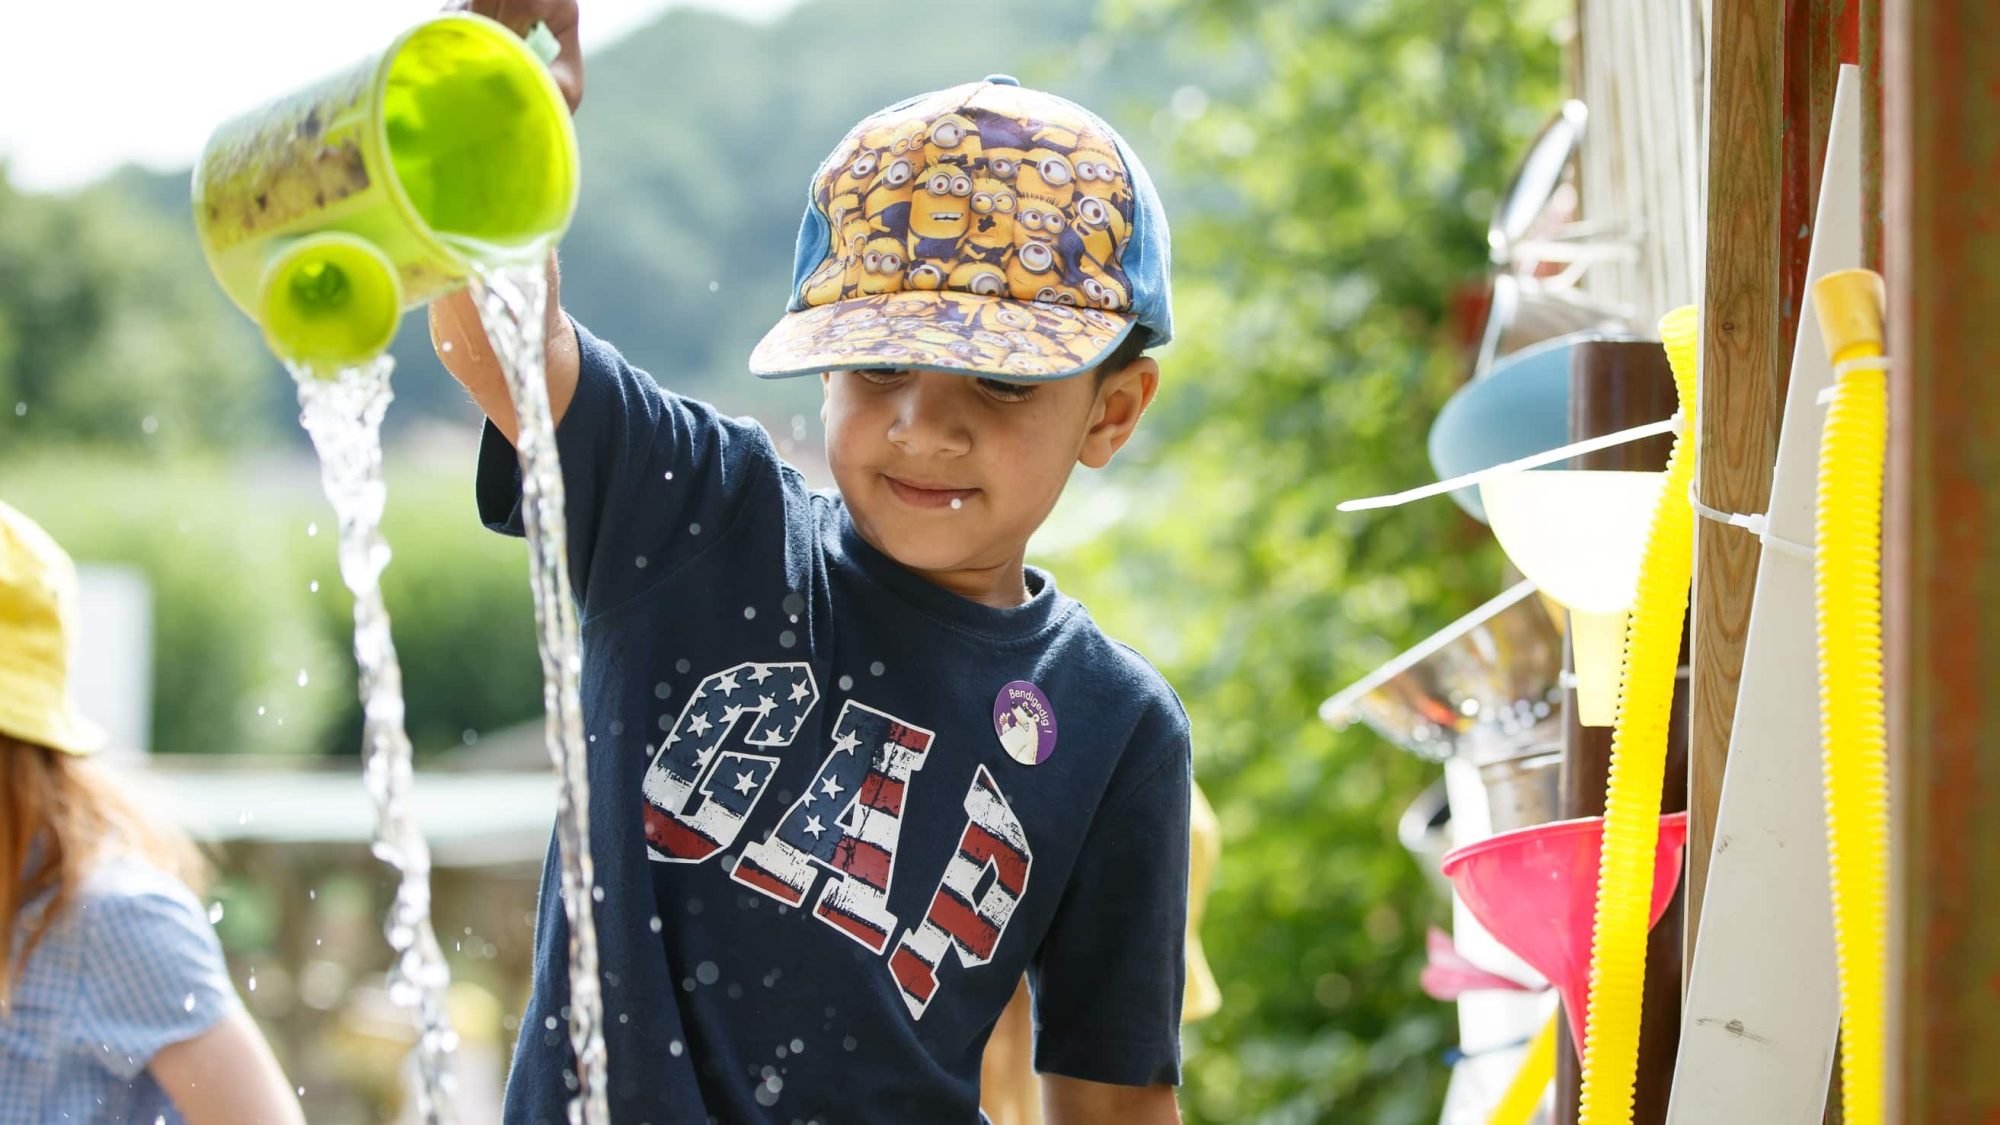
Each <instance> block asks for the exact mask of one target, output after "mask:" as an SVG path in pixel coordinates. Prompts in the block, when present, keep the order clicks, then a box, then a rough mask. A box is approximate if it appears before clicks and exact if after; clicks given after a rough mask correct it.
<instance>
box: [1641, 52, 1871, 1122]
mask: <svg viewBox="0 0 2000 1125" xmlns="http://www.w3.org/2000/svg"><path fill="white" fill-rule="evenodd" d="M1860 85H1861V83H1860V75H1859V74H1858V73H1856V72H1855V71H1854V70H1853V68H1849V70H1848V72H1847V73H1846V74H1845V75H1843V76H1842V77H1841V83H1840V87H1839V94H1838V96H1837V103H1838V109H1837V111H1836V112H1835V113H1834V114H1833V121H1834V132H1833V136H1832V143H1831V145H1830V146H1829V147H1828V149H1827V152H1828V156H1827V160H1826V182H1825V183H1824V184H1823V185H1822V186H1821V188H1820V191H1819V193H1818V194H1819V196H1820V206H1819V210H1818V214H1817V217H1816V219H1815V221H1814V223H1813V240H1812V254H1811V258H1810V261H1809V267H1808V276H1813V277H1818V276H1823V275H1825V274H1827V273H1830V272H1833V271H1834V270H1842V269H1854V268H1856V267H1858V266H1859V265H1860V264H1861V112H1860V111H1861V89H1860ZM1816 324H1817V320H1816V318H1815V317H1814V315H1813V309H1812V308H1811V306H1810V304H1808V306H1807V308H1806V315H1805V318H1804V319H1803V321H1802V323H1801V328H1800V332H1799V336H1798V339H1797V340H1796V342H1795V343H1794V346H1793V350H1792V362H1791V369H1792V377H1791V381H1790V386H1789V390H1788V393H1787V396H1786V399H1785V421H1784V427H1783V429H1782V431H1781V432H1780V435H1779V439H1778V458H1777V469H1776V473H1775V476H1774V478H1773V480H1772V485H1771V506H1770V521H1771V522H1770V529H1771V534H1772V535H1773V536H1775V537H1777V538H1778V539H1780V540H1784V541H1787V542H1792V543H1807V542H1811V540H1812V537H1813V519H1814V510H1815V507H1816V500H1817V497H1816V494H1815V484H1816V482H1817V479H1818V476H1819V469H1818V466H1819V448H1820V430H1821V427H1822V425H1823V423H1824V420H1825V417H1826V408H1825V407H1823V406H1821V405H1819V403H1818V401H1817V400H1818V398H1819V392H1820V391H1821V390H1822V389H1824V388H1826V387H1829V386H1832V385H1833V365H1832V362H1831V361H1830V360H1829V359H1828V358H1827V356H1826V349H1825V346H1824V345H1823V344H1822V343H1821V339H1820V335H1819V332H1818V330H1817V328H1816ZM1813 621H1814V600H1813V564H1812V560H1811V559H1810V558H1806V557H1802V556H1800V555H1798V554H1796V553H1792V552H1787V551H1781V550H1771V551H1767V552H1765V553H1764V557H1763V559H1762V560H1761V561H1760V563H1759V565H1758V568H1757V594H1756V601H1755V604H1754V605H1753V607H1752V609H1751V615H1750V637H1749V643H1748V646H1747V647H1746V649H1745V653H1744V665H1743V681H1742V693H1741V697H1740V701H1739V706H1738V707H1737V710H1736V722H1735V729H1734V731H1733V732H1732V738H1731V747H1730V751H1729V769H1728V776H1727V778H1726V779H1725V781H1724V785H1723V792H1722V805H1721V808H1720V809H1719V810H1718V814H1717V820H1716V833H1717V835H1716V845H1715V852H1714V854H1713V856H1712V857H1711V859H1710V865H1709V873H1708V894H1707V897H1706V899H1705V902H1706V904H1707V906H1708V921H1707V923H1705V924H1704V925H1703V926H1702V929H1701V934H1700V937H1699V943H1698V945H1697V947H1696V949H1695V951H1694V961H1693V969H1692V971H1691V972H1690V973H1689V974H1688V994H1687V1003H1686V1008H1685V1016H1684V1017H1683V1020H1682V1023H1681V1049H1680V1058H1679V1062H1678V1066H1679V1074H1678V1078H1677V1081H1676V1082H1675V1084H1674V1099H1673V1115H1672V1117H1671V1118H1670V1121H1672V1122H1673V1123H1674V1125H1735V1123H1738V1122H1741V1123H1745V1125H1750V1123H1762V1122H1778V1121H1796V1122H1803V1121H1811V1120H1815V1119H1817V1118H1819V1116H1820V1115H1821V1113H1822V1112H1823V1108H1824V1106H1825V1105H1826V1090H1827V1080H1828V1075H1829V1073H1830V1071H1831V1069H1832V1065H1833V1061H1834V1054H1833V1049H1834V1035H1835V1032H1836V1030H1837V1029H1838V1028H1839V1026H1840V998H1839V995H1838V990H1837V988H1836V986H1835V982H1836V979H1837V974H1836V971H1835V959H1834V941H1833V909H1832V900H1831V898H1830V895H1829V891H1828V887H1827V853H1826V813H1825V799H1824V797H1823V796H1822V787H1821V784H1820V713H1819V690H1820V688H1819V668H1818V659H1817V645H1816V644H1815V632H1814V628H1813Z"/></svg>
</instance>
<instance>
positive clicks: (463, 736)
mask: <svg viewBox="0 0 2000 1125" xmlns="http://www.w3.org/2000/svg"><path fill="white" fill-rule="evenodd" d="M458 740H459V741H460V742H463V743H465V744H466V745H467V746H470V745H472V744H473V743H475V742H478V741H479V732H478V731H476V730H473V729H472V728H471V727H467V728H465V729H464V730H462V731H459V732H458Z"/></svg>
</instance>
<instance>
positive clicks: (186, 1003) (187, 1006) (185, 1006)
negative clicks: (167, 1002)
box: [181, 992, 194, 1012]
mask: <svg viewBox="0 0 2000 1125" xmlns="http://www.w3.org/2000/svg"><path fill="white" fill-rule="evenodd" d="M181 1008H182V1010H183V1011H189V1012H192V1011H194V993H192V992H190V993H188V994H187V997H186V998H185V999H183V1000H182V1001H181Z"/></svg>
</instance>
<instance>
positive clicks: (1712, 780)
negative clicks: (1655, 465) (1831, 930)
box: [1686, 0, 1785, 950]
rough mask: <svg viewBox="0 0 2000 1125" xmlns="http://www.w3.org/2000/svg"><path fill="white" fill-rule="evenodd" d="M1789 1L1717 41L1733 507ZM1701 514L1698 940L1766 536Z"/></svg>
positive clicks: (1767, 482) (1715, 230) (1729, 2)
mask: <svg viewBox="0 0 2000 1125" xmlns="http://www.w3.org/2000/svg"><path fill="white" fill-rule="evenodd" d="M1784 12H1785V4H1784V0H1715V4H1714V22H1713V25H1712V26H1713V34H1712V35H1711V37H1710V41H1709V96H1708V104H1709V110H1708V112H1709V121H1708V125H1709V127H1708V137H1709V141H1708V254H1707V259H1708V265H1707V275H1706V278H1705V286H1704V290H1703V297H1702V326H1701V336H1702V354H1701V411H1700V413H1701V425H1700V430H1701V434H1700V443H1701V444H1700V449H1701V458H1700V461H1699V462H1698V469H1697V472H1696V477H1697V485H1696V487H1697V489H1698V490H1699V491H1700V493H1701V497H1702V499H1703V500H1704V501H1705V502H1706V503H1708V504H1709V505H1711V506H1712V507H1716V508H1721V509H1724V510H1726V511H1735V512H1761V511H1763V510H1764V505H1765V501H1766V499H1767V498H1768V496H1769V494H1770V489H1771V463H1772V460H1773V458H1774V456H1775V455H1776V452H1777V444H1778V364H1779V356H1780V350H1779V343H1780V338H1781V332H1780V328H1779V319H1778V313H1779V307H1778V301H1779V288H1780V284H1781V280H1780V274H1781V272H1782V271H1781V267H1782V261H1783V256H1782V253H1781V249H1780V242H1779V237H1778V234H1779V232H1778V223H1779V207H1780V179H1781V177H1782V175H1783V170H1784V160H1783V153H1782V146H1781V144H1780V139H1781V138H1780V132H1781V129H1782V126H1783V122H1784V118H1783V113H1784V89H1783V76H1784V36H1783V32H1784V27H1785V23H1784ZM1695 522H1696V532H1695V571H1694V662H1693V663H1694V672H1693V676H1694V682H1693V694H1694V702H1693V715H1692V720H1691V740H1690V744H1689V756H1688V769H1689V774H1688V811H1689V820H1688V919H1687V939H1688V940H1687V943H1686V948H1687V949H1689V950H1692V949H1693V948H1694V944H1695V942H1694V939H1695V935H1696V934H1697V932H1698V931H1699V929H1700V925H1701V895H1702V893H1703V891H1704V890H1705V889H1706V887H1707V881H1708V856H1709V852H1710V849H1711V847H1712V846H1713V844H1714V839H1715V812H1716V805H1717V802H1718V801H1719V800H1720V799H1721V794H1722V771H1723V764H1724V762H1725V761H1726V760H1727V758H1728V755H1729V728H1730V720H1731V719H1732V717H1733V716H1734V715H1735V713H1736V684H1737V678H1738V676H1739V675H1740V673H1741V671H1742V664H1743V642H1744V637H1745V634H1746V632H1747V631H1748V629H1749V624H1750V600H1751V591H1752V589H1753V587H1754V583H1755V581H1756V575H1757V556H1758V545H1757V540H1756V539H1755V538H1753V537H1751V536H1748V535H1745V534H1744V533H1743V531H1742V530H1741V529H1740V528H1734V527H1728V526H1725V525H1722V524H1718V523H1715V522H1713V521H1710V520H1697V521H1695Z"/></svg>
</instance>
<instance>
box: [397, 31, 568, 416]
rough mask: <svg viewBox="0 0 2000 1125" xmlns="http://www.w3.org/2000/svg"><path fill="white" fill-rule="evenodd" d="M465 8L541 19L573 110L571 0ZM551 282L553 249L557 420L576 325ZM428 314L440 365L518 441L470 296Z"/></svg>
mask: <svg viewBox="0 0 2000 1125" xmlns="http://www.w3.org/2000/svg"><path fill="white" fill-rule="evenodd" d="M466 7H467V9H468V10H470V11H473V12H476V13H478V14H479V15H482V16H486V17H488V18H489V19H493V20H497V21H499V22H500V23H503V24H505V25H506V26H507V27H509V28H511V29H512V30H513V31H514V32H515V33H516V34H519V35H526V34H527V33H528V31H529V30H530V29H531V28H533V27H534V26H535V25H536V24H538V23H540V24H544V25H546V26H547V27H548V29H549V32H550V33H551V34H552V35H554V36H555V38H556V42H557V43H558V44H559V45H560V46H561V48H562V50H561V51H560V52H559V53H558V54H557V55H556V58H555V61H554V62H552V63H550V64H549V73H550V74H551V75H552V76H553V77H554V78H555V80H556V87H557V88H558V89H560V90H561V91H562V95H563V99H564V100H565V101H567V102H568V103H569V108H570V112H571V113H574V112H576V107H577V106H578V105H579V104H581V103H582V101H583V48H582V47H581V46H579V45H578V42H577V35H576V32H577V18H578V17H577V0H471V3H469V4H467V5H466ZM556 282H557V272H556V260H555V255H553V254H551V255H549V304H548V333H547V337H546V338H547V341H548V343H547V353H548V355H547V371H548V381H549V415H550V418H551V420H552V421H554V422H560V421H562V416H563V412H564V411H565V410H567V409H569V403H570V399H571V398H572V397H574V396H575V394H576V380H577V344H576V331H575V329H573V328H571V327H570V322H569V317H567V316H565V315H564V314H563V311H562V300H561V294H560V291H559V289H558V287H557V284H556ZM430 320H431V346H432V347H433V348H436V349H437V353H438V359H439V361H440V362H442V363H443V364H444V368H445V370H446V371H449V372H451V377H452V378H454V379H457V380H458V381H459V382H460V383H462V384H464V386H465V389H466V390H468V391H470V392H472V398H473V401H474V402H477V403H478V404H479V409H481V410H482V411H485V413H486V417H487V418H488V419H490V420H492V422H493V424H494V426H496V427H498V428H499V430H500V432H501V433H503V434H505V435H506V436H507V440H508V441H510V442H518V440H519V434H518V427H517V426H516V425H515V422H514V400H513V399H512V398H511V397H510V396H509V395H508V393H507V384H506V380H505V379H504V377H503V376H502V375H501V372H500V364H499V361H498V360H497V359H496V358H495V357H494V355H493V348H492V346H491V345H490V344H488V343H487V340H486V330H485V329H484V328H483V327H481V326H480V323H479V313H478V311H477V310H476V309H475V308H474V307H473V303H472V296H471V294H469V293H467V292H465V291H463V290H461V291H459V292H457V293H454V294H452V295H451V296H449V297H444V298H441V299H439V300H437V301H433V302H431V307H430Z"/></svg>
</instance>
